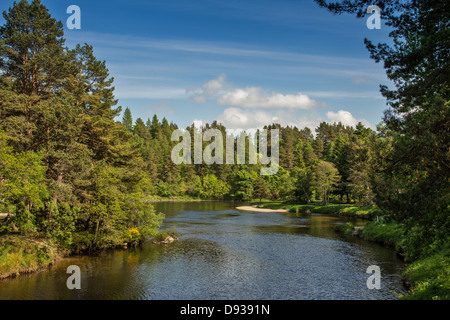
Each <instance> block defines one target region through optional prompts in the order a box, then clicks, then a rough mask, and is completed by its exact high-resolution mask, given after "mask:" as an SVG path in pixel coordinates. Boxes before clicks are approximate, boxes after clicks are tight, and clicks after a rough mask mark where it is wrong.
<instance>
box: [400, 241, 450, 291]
mask: <svg viewBox="0 0 450 320" xmlns="http://www.w3.org/2000/svg"><path fill="white" fill-rule="evenodd" d="M405 276H406V278H407V279H408V281H409V283H410V285H411V289H410V291H409V292H408V293H407V294H406V295H404V296H402V297H400V298H401V299H403V300H449V299H450V249H449V248H448V247H447V248H444V249H442V250H440V251H439V252H437V253H435V254H433V255H431V256H429V257H427V258H424V259H420V260H417V261H416V262H414V263H412V264H411V265H409V266H408V267H407V269H406V271H405Z"/></svg>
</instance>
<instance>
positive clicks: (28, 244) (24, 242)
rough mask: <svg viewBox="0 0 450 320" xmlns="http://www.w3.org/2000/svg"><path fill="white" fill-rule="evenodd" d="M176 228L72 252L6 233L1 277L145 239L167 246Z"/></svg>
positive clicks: (175, 235)
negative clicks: (123, 241) (118, 243)
mask: <svg viewBox="0 0 450 320" xmlns="http://www.w3.org/2000/svg"><path fill="white" fill-rule="evenodd" d="M178 236H179V234H178V232H177V231H176V230H175V229H170V230H167V231H158V233H157V234H155V235H154V236H153V237H151V238H149V239H138V238H135V239H133V241H130V242H125V243H123V244H121V245H115V246H113V247H108V248H91V249H90V250H81V251H80V250H76V251H72V252H71V251H70V250H68V249H61V248H59V247H58V246H57V245H56V244H55V243H54V242H52V241H50V240H48V239H46V238H42V237H40V238H39V237H32V236H23V235H18V234H8V235H2V236H1V237H0V279H6V278H12V277H16V276H19V275H22V274H28V273H34V272H39V271H43V270H46V269H47V268H49V267H51V266H52V265H54V264H55V263H57V262H58V261H60V260H62V259H64V258H67V257H70V256H72V255H92V254H96V253H99V252H101V251H104V250H108V249H114V250H116V249H119V250H123V249H127V248H129V247H136V246H138V245H141V244H142V243H143V242H144V241H145V240H150V241H152V243H154V244H160V245H165V244H169V243H172V242H174V241H177V240H178Z"/></svg>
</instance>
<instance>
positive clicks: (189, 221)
mask: <svg viewBox="0 0 450 320" xmlns="http://www.w3.org/2000/svg"><path fill="white" fill-rule="evenodd" d="M235 206H236V204H233V203H230V202H161V203H155V208H156V210H157V211H159V212H163V213H165V214H166V219H165V221H164V225H163V228H171V227H173V226H174V227H176V229H177V230H178V231H179V232H180V233H181V236H180V238H179V241H177V242H174V243H172V244H169V245H154V244H152V243H151V242H146V243H144V244H143V245H142V246H140V247H138V248H132V249H128V250H110V251H106V252H103V253H101V254H99V255H98V256H76V257H70V258H66V259H63V260H62V261H61V262H58V263H57V264H55V265H54V266H52V267H51V268H49V269H48V270H45V271H42V272H38V273H34V274H29V275H22V276H19V277H16V278H12V279H4V280H0V299H2V300H4V299H96V300H98V299H100V300H102V299H108V300H110V299H136V300H137V299H152V300H165V299H170V300H181V299H182V300H215V299H220V300H229V299H233V300H266V299H272V300H310V299H316V300H324V299H326V300H329V299H332V300H344V299H345V300H372V299H376V300H391V299H397V294H399V293H404V292H405V289H404V287H403V285H402V279H401V273H402V270H403V269H404V263H403V262H402V260H401V259H399V258H398V257H397V255H396V254H395V253H394V251H393V250H392V249H390V248H385V247H383V246H381V245H378V244H375V243H370V242H366V241H363V240H361V239H359V238H354V237H349V236H344V235H342V234H339V233H337V232H336V231H334V226H335V225H336V224H337V223H343V222H345V221H346V220H344V219H343V218H340V217H335V216H330V215H320V214H312V215H301V214H290V213H260V212H255V213H254V212H244V211H238V210H236V209H235V208H234V207H235ZM353 222H356V223H358V222H359V223H362V222H361V221H353ZM70 265H77V266H79V267H80V270H81V289H80V290H76V289H75V290H69V289H68V288H67V286H66V281H67V278H68V277H69V276H70V275H69V274H67V273H66V271H67V267H68V266H70ZM371 265H376V266H379V267H380V269H381V289H372V290H369V289H368V288H367V284H366V281H367V279H368V278H369V276H370V274H367V273H366V270H367V268H368V267H369V266H371Z"/></svg>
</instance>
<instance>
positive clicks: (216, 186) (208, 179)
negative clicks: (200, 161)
mask: <svg viewBox="0 0 450 320" xmlns="http://www.w3.org/2000/svg"><path fill="white" fill-rule="evenodd" d="M229 191H230V187H229V186H228V184H227V183H226V182H224V181H221V180H219V179H217V178H216V176H215V175H212V174H208V175H206V176H205V177H203V186H202V190H201V191H200V197H202V198H204V199H222V198H223V197H224V196H225V195H227V194H228V193H229Z"/></svg>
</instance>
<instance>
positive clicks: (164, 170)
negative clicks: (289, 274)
mask: <svg viewBox="0 0 450 320" xmlns="http://www.w3.org/2000/svg"><path fill="white" fill-rule="evenodd" d="M122 124H123V125H124V126H125V127H126V128H127V130H128V131H129V132H130V133H132V134H134V139H135V140H136V143H137V144H139V145H140V151H141V156H142V158H143V159H144V162H145V164H146V169H147V172H148V174H149V175H150V176H151V179H150V183H151V186H150V187H151V189H150V190H151V194H153V195H156V196H160V197H173V196H183V195H188V196H191V197H199V198H204V199H233V200H242V201H248V200H252V199H263V198H264V199H274V200H292V201H297V202H300V203H309V202H311V201H322V202H325V203H326V202H329V201H339V202H347V203H350V202H358V203H360V204H372V202H373V197H374V194H373V191H372V189H373V188H372V186H371V171H373V170H374V169H373V167H374V166H376V165H377V163H376V161H375V160H374V153H375V152H377V150H376V149H377V148H380V147H381V146H380V144H381V143H382V142H381V141H385V140H386V138H382V137H380V135H379V134H377V133H376V132H375V131H373V130H371V129H370V128H366V127H364V126H363V125H362V124H361V123H359V124H358V125H357V126H356V128H353V127H350V126H344V125H342V124H341V123H337V124H336V123H335V124H328V123H326V122H323V123H321V124H320V126H319V127H317V128H316V129H315V135H314V134H313V132H312V131H311V130H310V129H309V128H303V129H299V128H297V127H290V126H288V127H282V126H280V125H279V124H272V125H269V126H266V127H265V128H264V129H266V130H267V131H268V132H269V133H270V130H271V129H277V130H279V135H280V140H279V168H278V172H277V173H276V174H275V175H265V176H264V175H261V174H260V169H261V165H260V164H259V162H258V163H257V164H250V161H249V159H248V157H249V155H248V153H249V148H250V145H251V144H254V145H255V144H257V143H258V139H257V137H258V133H256V134H255V136H253V135H247V134H246V133H245V132H242V133H240V134H239V135H244V138H245V139H246V148H245V150H246V162H245V164H237V163H238V161H234V164H226V163H225V161H224V164H210V165H209V164H205V163H204V162H203V163H202V164H186V163H182V164H181V165H175V164H174V163H173V161H172V158H171V155H172V150H173V149H174V147H175V146H176V145H177V144H178V143H179V141H172V132H173V131H174V130H176V129H178V126H177V125H176V124H174V123H169V122H168V120H167V119H166V118H163V119H162V120H159V119H158V117H157V116H156V115H154V116H153V118H152V119H148V120H147V121H146V122H144V121H143V120H142V119H141V118H138V119H137V120H136V121H133V117H132V114H131V111H130V109H129V108H126V110H125V112H124V114H123V118H122ZM208 129H217V130H219V131H220V132H221V133H222V139H223V141H222V143H220V144H219V145H222V146H223V150H222V153H223V154H224V155H225V154H226V145H227V143H226V139H227V136H229V135H230V134H229V133H227V130H226V128H225V127H224V126H223V125H221V124H219V123H217V122H216V121H214V122H213V123H212V124H205V126H203V127H202V128H201V129H199V128H196V127H194V125H191V126H189V127H187V128H186V130H187V132H189V133H190V137H191V148H192V151H191V163H194V152H193V148H194V145H195V142H194V136H195V133H196V132H197V131H199V133H204V132H205V131H206V130H208ZM200 130H201V132H200ZM239 135H238V136H236V137H235V147H234V149H233V152H234V158H235V160H236V158H237V155H236V153H237V151H238V148H237V143H238V142H237V141H238V139H239ZM269 142H270V137H269ZM211 143H215V141H212V142H211V141H204V140H203V141H202V150H205V149H206V147H207V146H208V145H210V144H211ZM255 148H256V150H259V148H258V146H257V145H256V146H255ZM268 149H269V151H270V144H269V148H268ZM213 153H214V151H213Z"/></svg>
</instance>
